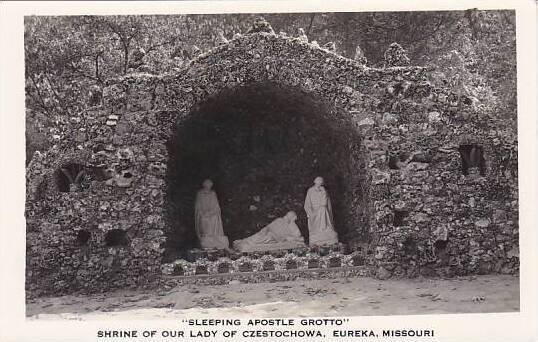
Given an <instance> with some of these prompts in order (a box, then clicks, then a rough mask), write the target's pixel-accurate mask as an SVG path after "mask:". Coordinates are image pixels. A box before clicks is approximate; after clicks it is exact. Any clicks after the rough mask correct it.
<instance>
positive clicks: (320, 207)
mask: <svg viewBox="0 0 538 342" xmlns="http://www.w3.org/2000/svg"><path fill="white" fill-rule="evenodd" d="M304 209H305V211H306V216H307V217H308V233H309V235H310V238H309V244H310V245H311V246H312V245H332V244H335V243H337V242H338V235H337V234H336V231H335V230H334V224H333V214H332V207H331V199H330V198H329V193H328V192H327V190H326V189H325V187H324V186H323V178H321V177H316V179H315V180H314V185H313V186H312V187H310V189H308V191H307V193H306V199H305V203H304Z"/></svg>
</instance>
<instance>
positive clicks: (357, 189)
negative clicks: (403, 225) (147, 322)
mask: <svg viewBox="0 0 538 342" xmlns="http://www.w3.org/2000/svg"><path fill="white" fill-rule="evenodd" d="M325 112H326V109H325V108H324V106H323V104H322V103H316V100H315V99H314V98H312V97H311V96H309V95H307V94H304V93H303V92H301V91H298V90H296V89H293V88H287V87H281V86H279V85H278V84H271V83H259V84H254V85H248V86H242V87H238V88H233V89H231V90H225V91H223V92H221V93H219V94H218V95H217V96H215V97H214V98H209V99H207V100H206V101H205V102H204V103H203V104H201V105H200V106H198V107H197V108H196V109H195V110H194V112H193V113H191V114H190V119H189V120H187V121H186V122H184V123H182V125H181V127H179V128H178V129H177V130H176V133H175V134H174V136H173V138H172V139H171V141H170V143H169V145H168V155H169V162H168V174H167V203H168V209H169V213H168V222H169V226H173V227H174V228H175V229H176V230H177V232H176V233H175V234H173V235H172V236H171V238H170V239H169V242H171V245H172V246H175V250H178V248H177V246H181V244H182V242H184V243H185V244H186V246H187V247H191V248H192V247H196V239H197V238H196V235H195V234H193V233H194V232H193V230H192V227H193V226H194V222H193V212H194V211H193V205H194V195H195V194H196V190H197V189H198V188H199V187H200V184H201V183H202V180H204V179H205V178H211V179H212V180H213V181H214V182H215V184H216V191H217V193H218V194H219V197H220V204H221V208H222V215H223V221H224V222H223V223H224V226H225V230H226V231H225V233H226V235H228V237H229V238H230V239H231V240H236V239H240V238H244V237H245V236H247V235H251V234H252V233H254V232H256V231H258V230H259V229H261V228H262V227H263V226H265V225H266V224H267V223H269V222H270V221H271V220H272V219H274V218H275V217H277V216H282V214H284V213H285V212H286V211H288V210H294V211H295V212H297V213H299V215H300V217H299V222H300V223H299V227H300V228H304V229H303V230H302V233H303V236H305V237H306V238H307V237H308V230H307V229H306V215H305V214H304V210H303V209H302V207H303V204H304V196H305V193H306V190H307V189H308V187H309V186H310V185H311V184H312V181H313V179H314V178H315V177H316V176H317V175H318V174H319V175H323V177H324V178H325V180H326V186H327V187H328V189H329V191H331V192H334V193H338V194H339V196H335V197H333V203H332V204H333V207H334V211H335V215H334V216H335V220H336V223H335V226H336V227H337V229H338V233H339V234H340V236H342V237H344V239H347V238H352V237H358V236H359V235H364V234H367V232H368V227H367V220H366V219H365V217H364V208H366V207H368V204H366V203H359V201H361V200H364V198H365V196H364V190H363V189H362V188H361V187H362V186H365V184H364V183H365V176H366V173H365V167H364V159H363V157H361V156H360V152H359V147H360V136H359V135H358V133H357V132H356V130H353V129H351V128H350V127H352V126H351V124H349V125H342V126H339V125H332V124H331V121H330V120H328V119H326V118H325V117H324V115H326V114H325ZM353 227H361V229H362V232H361V231H356V230H352V228H353ZM346 233H348V234H346ZM361 233H362V234H361ZM189 234H190V236H189ZM174 237H175V239H174ZM182 240H183V241H182ZM189 240H190V242H189ZM189 244H190V246H189ZM180 249H181V248H180Z"/></svg>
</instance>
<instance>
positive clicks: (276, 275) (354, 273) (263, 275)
mask: <svg viewBox="0 0 538 342" xmlns="http://www.w3.org/2000/svg"><path fill="white" fill-rule="evenodd" d="M371 275H372V269H371V267H369V266H346V267H333V268H325V269H320V268H316V269H306V270H305V269H292V270H279V271H258V272H240V273H222V274H203V275H192V276H168V275H163V278H162V281H163V282H164V283H165V285H168V286H177V285H187V284H197V285H202V284H203V285H224V284H228V283H229V282H230V281H233V280H238V281H240V282H244V283H264V282H277V281H291V280H300V279H322V278H342V277H367V276H371Z"/></svg>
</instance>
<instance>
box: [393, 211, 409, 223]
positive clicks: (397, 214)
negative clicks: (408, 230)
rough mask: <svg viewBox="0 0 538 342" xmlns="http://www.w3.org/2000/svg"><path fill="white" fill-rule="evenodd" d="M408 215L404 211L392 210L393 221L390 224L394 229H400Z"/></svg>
mask: <svg viewBox="0 0 538 342" xmlns="http://www.w3.org/2000/svg"><path fill="white" fill-rule="evenodd" d="M408 214H409V213H408V212H407V211H405V210H394V220H393V222H392V224H393V225H394V226H395V227H401V226H403V225H405V219H406V217H407V215H408Z"/></svg>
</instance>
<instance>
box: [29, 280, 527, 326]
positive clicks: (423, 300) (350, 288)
mask: <svg viewBox="0 0 538 342" xmlns="http://www.w3.org/2000/svg"><path fill="white" fill-rule="evenodd" d="M519 305H520V304H519V277H517V276H512V275H480V276H470V277H469V276H467V277H456V278H451V279H439V278H438V279H431V278H423V277H419V278H415V279H389V280H384V281H380V280H376V279H373V278H367V277H362V278H335V279H317V280H315V281H311V280H295V281H285V282H273V283H258V284H253V283H241V282H239V281H237V280H232V281H230V283H229V284H227V285H199V284H197V285H194V284H189V285H182V286H174V287H163V288H161V289H153V290H136V291H135V290H119V291H115V292H109V293H106V294H104V293H103V294H94V295H68V296H62V297H42V298H37V299H31V300H29V301H28V303H27V305H26V315H27V319H28V320H58V319H59V320H62V319H68V320H83V321H90V320H104V319H107V320H109V319H118V320H121V319H126V318H129V319H131V318H134V319H142V320H146V319H175V318H184V317H188V318H196V317H202V318H203V317H211V316H214V315H219V317H224V315H226V316H233V317H239V318H241V317H243V318H246V317H252V316H255V317H275V316H278V317H306V316H355V315H360V316H369V315H412V314H444V313H447V314H448V313H489V312H517V311H519V310H520V309H519Z"/></svg>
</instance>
